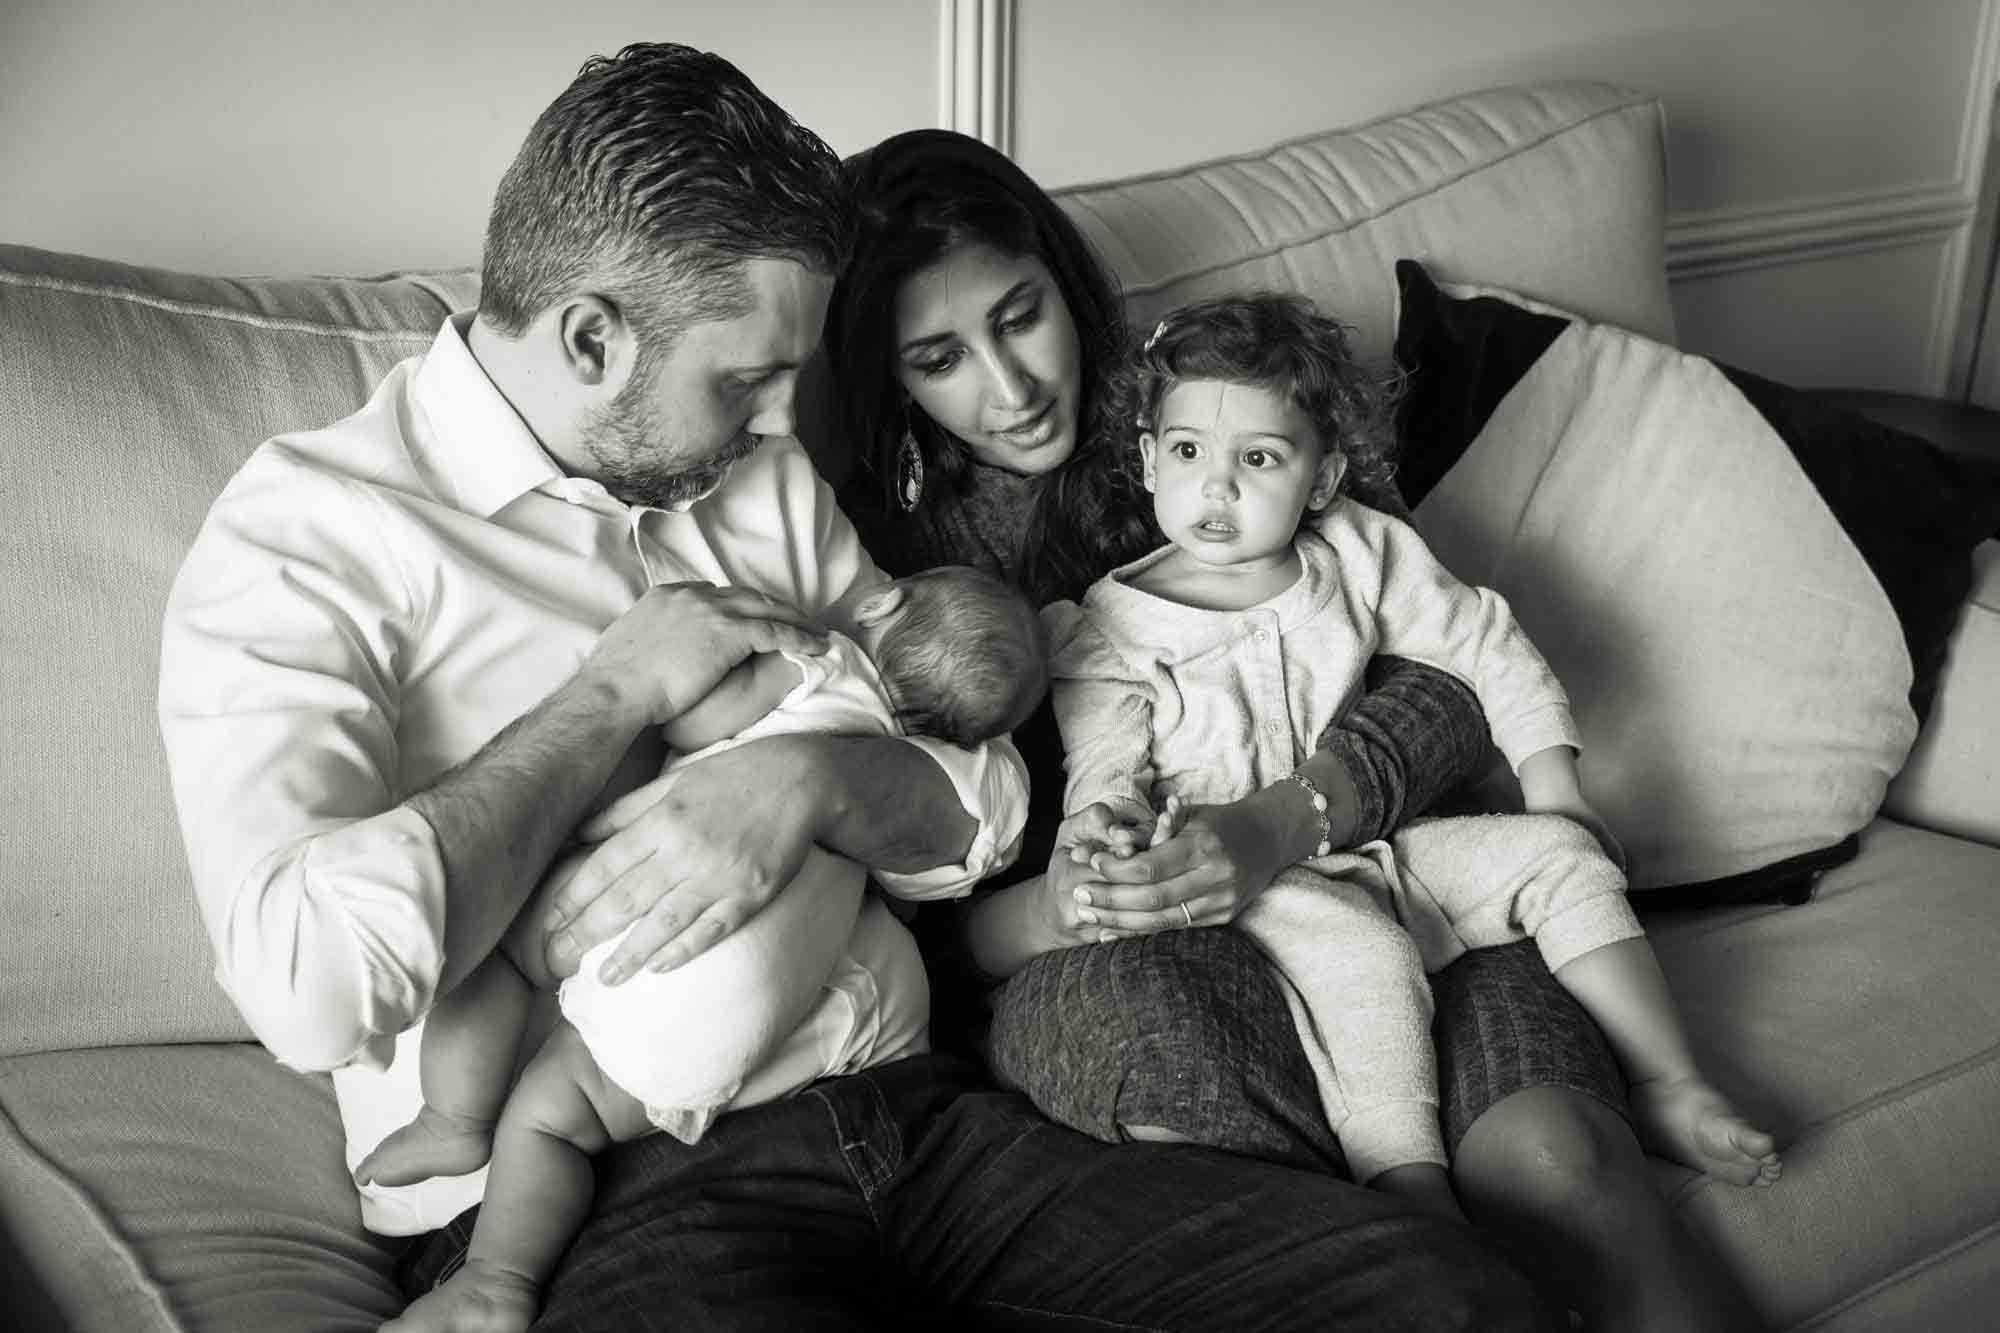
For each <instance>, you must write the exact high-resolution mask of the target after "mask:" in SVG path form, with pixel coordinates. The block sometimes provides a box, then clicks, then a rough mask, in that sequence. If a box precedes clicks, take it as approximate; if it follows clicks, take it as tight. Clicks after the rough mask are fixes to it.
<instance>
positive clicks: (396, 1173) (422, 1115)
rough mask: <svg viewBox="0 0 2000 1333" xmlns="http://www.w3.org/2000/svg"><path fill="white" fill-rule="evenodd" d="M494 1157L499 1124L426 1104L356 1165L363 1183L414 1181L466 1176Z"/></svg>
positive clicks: (358, 1175) (401, 1183)
mask: <svg viewBox="0 0 2000 1333" xmlns="http://www.w3.org/2000/svg"><path fill="white" fill-rule="evenodd" d="M492 1155H493V1122H492V1121H490V1120H470V1119H467V1118H466V1117H464V1116H456V1115H452V1114H450V1113H448V1112H445V1111H439V1110H434V1109H433V1108H431V1107H429V1106H426V1107H424V1109H423V1110H421V1111H419V1112H417V1118H416V1119H415V1120H412V1121H411V1122H410V1123H409V1124H407V1125H404V1126H403V1127H402V1128H401V1129H399V1130H397V1131H396V1132H395V1133H393V1134H391V1135H390V1136H389V1137H388V1138H386V1139H383V1140H382V1141H381V1142H380V1143H378V1144H376V1145H375V1151H374V1152H371V1153H369V1154H368V1155H367V1156H366V1157H364V1158H362V1159H361V1164H360V1165H359V1166H357V1167H355V1168H354V1179H355V1180H356V1181H357V1182H359V1183H360V1184H363V1185H414V1184H415V1183H416V1182H418V1181H419V1180H429V1179H430V1178H431V1177H432V1176H462V1175H464V1174H465V1173H466V1172H468V1171H476V1170H478V1169H479V1168H480V1167H482V1166H485V1165H486V1159H487V1158H489V1157H491V1156H492Z"/></svg>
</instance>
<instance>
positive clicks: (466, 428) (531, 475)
mask: <svg viewBox="0 0 2000 1333" xmlns="http://www.w3.org/2000/svg"><path fill="white" fill-rule="evenodd" d="M473 314H474V312H472V311H470V310H461V311H459V312H458V313H457V314H455V315H452V316H451V317H450V318H448V319H446V320H445V322H444V327H443V328H441V329H439V330H438V335H437V338H436V340H435V341H433V342H432V343H431V350H430V352H429V353H428V354H426V355H425V357H424V360H423V364H422V365H421V366H419V367H418V368H417V373H416V379H415V382H414V384H413V385H412V388H411V393H412V395H413V396H414V397H415V399H416V402H417V405H418V406H419V407H421V408H422V409H423V412H424V415H425V416H426V417H427V418H429V420H430V423H431V427H432V433H431V436H430V439H429V440H428V441H427V445H426V449H425V452H426V454H427V455H428V456H427V458H426V459H425V461H426V462H427V463H428V464H429V467H430V470H431V472H432V475H433V477H434V478H435V479H436V480H437V481H439V482H441V483H442V484H443V485H445V486H447V487H449V488H450V495H451V499H452V503H453V504H455V505H456V506H457V507H458V508H459V509H461V510H463V511H464V512H466V513H468V514H471V515H472V516H473V517H475V518H491V517H493V515H495V514H497V513H499V512H500V511H501V510H502V509H505V508H506V507H507V506H508V505H510V504H512V503H513V502H514V501H516V500H518V499H520V498H521V497H522V496H523V495H526V494H527V493H528V492H529V491H532V490H537V489H540V488H542V487H548V488H549V489H550V490H551V491H552V492H553V493H554V494H556V495H559V496H561V497H562V498H563V499H566V500H572V501H579V500H581V501H584V502H586V503H587V502H588V496H589V495H590V494H592V493H596V494H601V495H604V496H606V497H607V498H610V499H613V500H614V501H615V497H612V496H610V494H609V492H606V491H605V490H604V488H603V487H602V486H600V485H598V484H597V483H596V482H593V481H590V480H589V479H588V478H584V477H573V476H571V475H569V474H568V473H566V472H564V471H563V470H562V467H561V465H560V464H558V463H557V462H556V461H555V459H554V458H552V457H550V456H549V452H548V450H546V449H544V448H542V446H541V442H540V441H538V440H537V439H536V438H535V433H534V432H533V431H531V430H529V429H528V423H527V422H525V421H523V420H521V414H520V413H518V412H516V411H515V410H514V406H513V404H511V403H509V402H508V401H507V400H506V398H505V397H503V396H502V395H501V393H500V390H499V389H497V388H495V387H494V385H493V381H492V379H491V378H490V377H489V376H488V375H487V373H486V370H485V367H483V366H481V365H480V364H479V360H478V358H477V357H475V356H473V355H472V348H471V347H469V346H467V345H466V341H465V333H466V330H467V329H469V328H471V327H472V320H473ZM742 461H743V460H741V459H738V460H737V464H736V466H732V467H730V468H729V469H728V470H726V471H725V472H723V474H722V476H721V477H720V478H718V479H717V481H716V483H715V484H714V485H713V486H711V487H709V488H708V489H707V490H705V491H703V492H702V493H701V494H700V495H696V496H691V497H689V498H688V499H686V500H682V501H681V502H680V503H678V504H673V505H669V506H667V508H666V509H665V510H664V511H663V512H667V513H675V514H685V513H687V512H688V511H689V510H690V509H693V508H694V507H695V506H696V505H698V504H700V503H701V502H702V501H704V500H706V499H708V498H709V497H710V496H712V495H714V494H715V493H716V492H717V491H719V490H721V489H722V488H723V487H724V486H725V485H727V484H728V482H729V478H730V477H731V475H733V474H734V473H735V471H736V467H737V466H740V465H741V463H742ZM638 508H641V509H644V508H650V506H638Z"/></svg>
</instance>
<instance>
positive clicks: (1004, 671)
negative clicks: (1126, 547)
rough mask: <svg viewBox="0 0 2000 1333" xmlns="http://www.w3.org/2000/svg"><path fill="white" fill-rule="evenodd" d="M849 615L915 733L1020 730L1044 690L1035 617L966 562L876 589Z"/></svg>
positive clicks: (900, 716) (972, 739) (962, 741)
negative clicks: (1018, 728) (1017, 728)
mask: <svg viewBox="0 0 2000 1333" xmlns="http://www.w3.org/2000/svg"><path fill="white" fill-rule="evenodd" d="M847 619H848V620H849V621H850V622H851V623H852V625H853V627H854V629H853V636H854V638H855V640H856V641H857V642H859V643H860V644H861V646H862V648H863V649H864V650H865V651H866V652H867V653H868V656H869V659H870V660H871V661H873V662H874V663H875V670H876V671H877V672H879V673H880V674H881V677H882V685H883V687H884V688H885V689H886V690H887V691H888V693H889V701H890V703H891V704H893V705H894V706H895V709H896V720H897V722H898V723H900V724H901V726H902V728H903V730H904V731H905V732H907V733H909V734H911V735H918V736H935V737H937V738H938V739H939V740H946V741H952V742H955V743H956V744H959V745H977V744H978V743H979V742H981V741H984V740H990V739H992V738H993V737H995V736H1002V735H1005V734H1006V733H1008V732H1010V731H1012V730H1013V729H1014V728H1015V727H1018V726H1020V725H1021V723H1023V722H1025V721H1026V720H1027V718H1028V714H1030V713H1032V712H1034V711H1035V705H1036V704H1038V703H1040V702H1041V700H1042V695H1043V694H1044V693H1046V692H1047V691H1048V687H1049V671H1048V660H1047V659H1048V651H1047V650H1048V642H1047V638H1046V635H1045V634H1044V631H1043V629H1042V622H1041V617H1040V616H1038V615H1036V614H1035V608H1034V607H1033V606H1031V605H1030V604H1029V602H1028V599H1027V598H1026V597H1024V596H1023V595H1022V594H1021V593H1020V592H1019V591H1018V590H1016V589H1015V588H1013V587H1012V586H1011V585H1009V584H1007V583H1006V582H1004V581H1002V580H1000V579H997V578H994V577H993V576H992V575H990V574H985V573H982V572H980V571H979V570H976V569H973V568H972V567H971V566H969V565H940V566H938V567H937V568H936V569H927V570H924V571H923V572H922V573H919V574H912V575H909V576H908V577H906V578H900V579H897V580H896V581H895V582H893V583H889V584H882V585H877V586H876V587H874V588H872V589H870V590H869V591H868V592H866V593H863V594H861V595H859V597H858V598H857V599H856V600H855V602H854V604H853V606H852V607H851V608H850V609H849V610H848V613H847Z"/></svg>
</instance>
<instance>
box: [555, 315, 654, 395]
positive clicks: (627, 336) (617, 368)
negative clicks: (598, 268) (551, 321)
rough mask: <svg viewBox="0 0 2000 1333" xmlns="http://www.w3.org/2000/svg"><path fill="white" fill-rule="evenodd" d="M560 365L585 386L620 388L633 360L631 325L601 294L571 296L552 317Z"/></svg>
mask: <svg viewBox="0 0 2000 1333" xmlns="http://www.w3.org/2000/svg"><path fill="white" fill-rule="evenodd" d="M556 336H557V339H558V342H559V351H560V356H561V359H562V365H563V368H564V369H565V370H567V371H568V372H569V375H570V377H571V378H572V379H574V380H575V381H576V382H577V383H578V384H581V385H584V386H586V387H589V388H593V389H595V388H609V389H611V390H612V391H613V392H616V391H617V390H618V389H619V388H622V387H623V384H624V379H625V377H626V376H627V375H629V374H630V373H631V370H632V365H633V363H634V362H635V361H636V360H637V353H638V346H637V344H636V342H635V341H634V338H635V335H634V333H633V331H632V326H631V325H630V324H629V323H627V322H626V320H625V316H624V313H623V312H622V311H620V310H619V308H618V306H617V305H616V304H615V303H614V302H612V301H609V300H607V299H605V298H604V297H602V296H597V295H593V294H586V295H583V296H573V297H571V298H569V299H568V300H567V301H565V302H564V303H563V306H562V309H561V311H560V312H559V313H558V315H557V317H556Z"/></svg>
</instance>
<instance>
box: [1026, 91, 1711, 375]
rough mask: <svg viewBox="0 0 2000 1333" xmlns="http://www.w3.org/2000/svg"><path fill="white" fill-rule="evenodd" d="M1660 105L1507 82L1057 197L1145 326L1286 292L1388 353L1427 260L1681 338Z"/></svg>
mask: <svg viewBox="0 0 2000 1333" xmlns="http://www.w3.org/2000/svg"><path fill="white" fill-rule="evenodd" d="M1660 116H1661V113H1660V106H1659V103H1658V102H1657V101H1655V100H1654V99H1653V98H1651V97H1648V96H1646V95H1644V94H1639V93H1628V92H1622V91H1620V90H1618V89H1614V88H1607V87H1606V86H1604V85H1602V84H1589V83H1549V84H1540V85H1536V86H1534V87H1532V88H1499V89H1492V90H1489V91H1486V92H1482V93H1478V94H1475V95H1473V96H1470V97H1461V98H1454V99H1452V100H1450V101H1448V102H1442V103H1439V104H1437V105H1434V106H1429V107H1424V108H1422V109H1419V110H1416V111H1412V112H1407V113H1404V114H1401V115H1396V116H1391V117H1387V118H1385V119H1383V120H1380V121H1376V122H1374V123H1373V124H1369V125H1363V126H1360V127H1357V128H1352V129H1344V130H1340V131H1337V132H1334V133H1329V134H1320V135H1311V136H1308V137H1305V138H1300V139H1295V140H1292V141H1291V142H1289V143H1285V144H1281V145H1279V146H1278V147H1276V148H1273V149H1271V150H1270V151H1268V152H1265V153H1258V154H1255V155H1249V156H1244V157H1237V158H1229V159H1225V160H1222V161H1217V162H1210V163H1205V164H1202V165H1199V166H1193V167H1187V168H1182V169H1179V170H1175V171H1170V172H1162V173H1160V174H1158V175H1152V176H1142V177H1136V178H1131V179H1127V180H1121V181H1113V182H1110V183H1107V184H1103V185H1086V186H1074V187H1071V188H1069V189H1065V190H1060V191H1058V192H1057V193H1056V200H1057V202H1058V203H1060V204H1061V205H1062V207H1063V209H1064V211H1066V212H1067V213H1068V214H1069V215H1070V216H1071V218H1073V219H1074V220H1075V221H1076V223H1077V225H1078V227H1079V228H1081V230H1082V231H1083V234H1084V235H1085V236H1086V237H1087V238H1088V239H1089V240H1090V242H1091V244H1092V246H1093V247H1094V248H1095V249H1096V250H1097V252H1098V254H1099V255H1100V256H1101V257H1102V258H1103V259H1104V260H1105V261H1106V262H1107V263H1108V264H1109V265H1110V266H1111V269H1112V271H1113V272H1114V273H1116V274H1117V276H1118V279H1119V281H1120V283H1121V285H1122V286H1123V288H1124V291H1125V294H1126V304H1127V309H1128V311H1129V312H1130V316H1131V322H1132V326H1133V327H1134V328H1145V327H1149V326H1150V325H1151V323H1152V322H1153V321H1154V320H1156V319H1158V318H1159V317H1160V316H1161V315H1162V314H1164V313H1165V312H1166V311H1167V310H1170V309H1172V308H1173V307H1175V306H1178V305H1184V304H1186V303H1187V302H1189V301H1194V300H1199V299H1201V298H1203V297H1208V296H1214V295H1218V294H1220V293H1223V292H1229V291H1237V290H1241V289H1244V288H1254V287H1273V288H1281V289H1283V290H1287V291H1296V292H1300V293H1302V294H1304V295H1306V296H1310V297H1311V298H1313V300H1314V301H1316V302H1317V303H1318V304H1319V305H1320V306H1321V308H1322V309H1323V310H1325V311H1327V312H1329V313H1331V314H1334V315H1336V316H1337V317H1338V318H1340V319H1341V320H1342V321H1344V322H1346V323H1348V324H1351V325H1353V326H1354V328H1355V346H1356V349H1357V350H1358V351H1359V352H1360V353H1361V355H1362V356H1364V357H1366V358H1371V359H1375V360H1380V361H1386V360H1387V359H1388V356H1389V351H1390V346H1391V344H1392V342H1393V341H1394V337H1395V309H1396V288H1395V276H1394V267H1395V262H1396V260H1397V259H1399V258H1401V257H1403V256H1405V255H1415V256H1420V257H1422V258H1423V259H1424V261H1425V262H1426V263H1427V264H1429V265H1430V266H1431V267H1432V268H1433V269H1434V270H1435V271H1436V272H1438V273H1439V274H1440V275H1441V276H1445V277H1449V278H1451V279H1453V280H1456V281H1461V282H1496V283H1497V282H1504V283H1506V285H1507V286H1509V287H1511V288H1512V289H1514V290H1516V291H1521V292H1526V293H1529V294H1530V295H1533V296H1536V297H1539V298H1541V299H1543V300H1546V301H1551V302H1554V303H1555V304H1557V305H1560V306H1562V307H1564V308H1565V309H1570V310H1575V311H1577V312H1578V313H1580V314H1584V315H1587V316H1589V317H1591V318H1593V319H1597V320H1601V321H1604V322H1607V323H1613V324H1619V325H1622V326H1624V327H1626V328H1631V329H1636V330H1639V331H1641V332H1643V333H1646V334H1649V335H1651V336H1653V337H1655V338H1659V339H1662V340H1663V341H1668V342H1671V341H1672V340H1673V333H1674V319H1673V305H1672V303H1671V300H1670V299H1669V297H1668V293H1667V284H1666V268H1665V259H1664V256H1665V253H1666V250H1665V247H1666V240H1665V230H1664V227H1665V222H1664V218H1665V213H1664V205H1663V198H1664V196H1663V191H1664V189H1665V179H1664V177H1663V175H1662V174H1661V172H1660V170H1659V167H1660V155H1661V153H1662V152H1663V148H1662V142H1663V140H1662V136H1663V134H1664V128H1663V126H1662V123H1661V119H1660ZM1613 182H1615V184H1614V183H1613Z"/></svg>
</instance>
